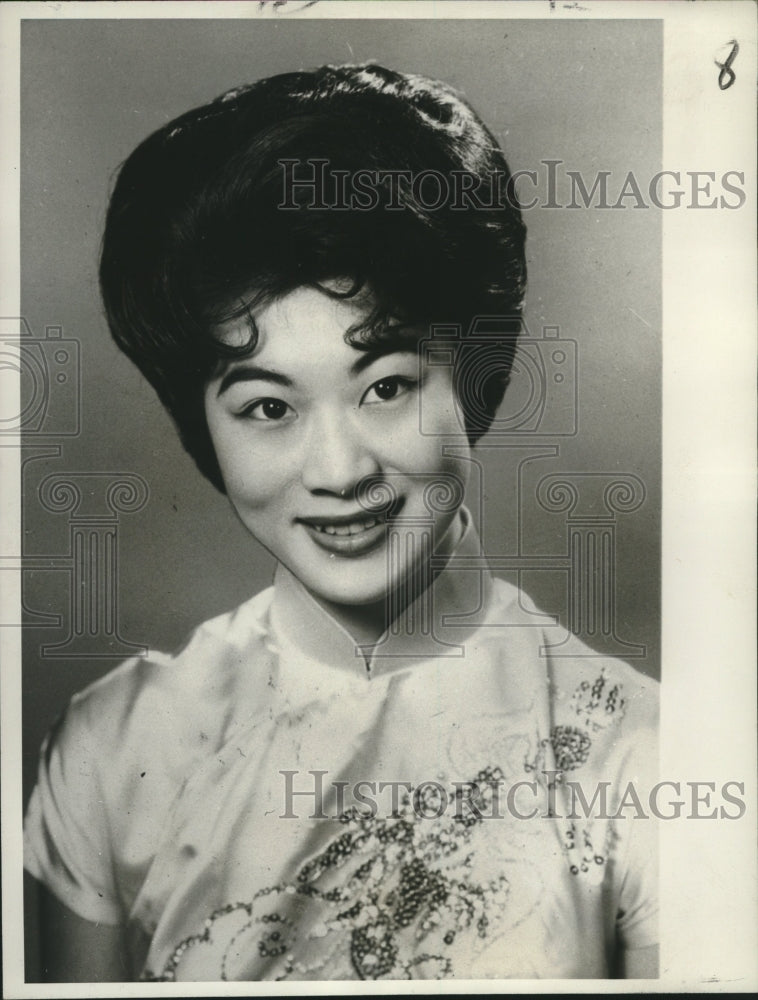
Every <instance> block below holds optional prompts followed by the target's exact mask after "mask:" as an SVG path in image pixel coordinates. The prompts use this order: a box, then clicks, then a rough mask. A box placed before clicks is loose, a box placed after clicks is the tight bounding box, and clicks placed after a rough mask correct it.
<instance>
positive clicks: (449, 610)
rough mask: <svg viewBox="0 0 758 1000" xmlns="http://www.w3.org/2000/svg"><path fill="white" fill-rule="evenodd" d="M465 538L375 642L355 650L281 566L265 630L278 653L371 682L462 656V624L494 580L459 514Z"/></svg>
mask: <svg viewBox="0 0 758 1000" xmlns="http://www.w3.org/2000/svg"><path fill="white" fill-rule="evenodd" d="M461 515H462V521H463V534H462V536H461V539H460V541H459V542H458V545H457V546H456V548H455V550H454V551H453V553H452V554H451V556H450V557H449V559H448V560H447V562H446V564H445V566H444V568H443V569H441V570H440V571H439V572H438V574H437V576H436V578H435V579H434V581H433V582H432V584H431V586H430V587H428V588H427V589H426V590H425V591H424V592H423V593H422V594H420V595H419V596H418V597H417V598H416V599H415V600H414V601H413V602H412V603H411V604H410V605H408V607H407V608H406V609H405V611H404V612H403V613H402V614H400V615H399V616H398V617H397V618H396V619H395V620H394V621H393V622H392V624H391V625H390V626H389V628H388V629H387V630H386V631H385V633H384V634H383V635H382V636H381V638H380V639H379V640H378V642H377V643H375V644H371V645H368V646H367V645H360V644H358V643H356V641H355V639H354V638H353V636H352V635H350V633H349V632H348V631H347V629H346V628H344V626H343V625H341V624H340V623H339V622H338V621H337V620H336V619H335V618H333V617H332V615H330V614H329V612H328V611H326V609H325V608H323V607H322V606H321V605H320V604H319V603H318V602H317V601H316V600H315V598H314V597H313V596H312V595H311V594H310V593H309V591H308V590H306V588H305V587H304V586H303V584H302V583H301V582H300V581H299V580H298V579H297V577H295V576H294V574H292V573H291V572H290V571H289V570H288V569H287V568H286V567H285V566H283V565H282V564H281V563H280V564H279V565H278V566H277V569H276V573H275V576H274V598H273V602H272V606H271V624H272V628H273V631H274V634H275V636H276V640H277V643H278V645H279V646H280V647H285V646H290V647H293V646H294V647H295V649H294V650H293V651H295V652H297V653H299V654H300V655H301V656H304V657H306V658H307V659H309V660H315V661H317V662H318V663H320V664H322V665H324V666H325V667H327V668H331V669H333V670H336V671H339V672H345V673H347V674H348V675H350V676H352V677H356V678H358V677H363V678H367V679H371V678H373V677H377V676H380V675H382V674H387V673H391V672H394V671H396V670H399V669H404V668H408V667H409V666H411V665H412V664H413V663H414V662H417V661H419V660H428V659H431V658H435V657H446V658H448V657H453V658H455V657H462V656H463V650H464V647H463V643H464V641H465V639H466V638H467V637H468V636H469V635H470V634H471V633H472V632H473V631H474V630H475V629H476V628H477V627H478V626H477V625H471V624H466V619H467V618H468V619H469V621H471V620H472V619H473V618H478V617H479V615H478V614H477V612H481V610H482V609H483V608H484V607H486V605H487V602H488V599H489V595H490V591H491V587H492V576H491V573H490V571H489V568H488V567H487V562H486V558H485V556H484V555H483V553H482V548H481V544H480V541H479V536H478V534H477V532H476V529H475V528H474V525H473V523H472V520H471V515H470V514H469V513H468V511H467V510H466V509H465V508H461Z"/></svg>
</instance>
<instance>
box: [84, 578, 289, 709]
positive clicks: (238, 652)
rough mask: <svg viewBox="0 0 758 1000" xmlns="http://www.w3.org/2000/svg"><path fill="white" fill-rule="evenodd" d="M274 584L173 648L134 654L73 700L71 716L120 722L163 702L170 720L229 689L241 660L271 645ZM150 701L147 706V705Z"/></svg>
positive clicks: (249, 659)
mask: <svg viewBox="0 0 758 1000" xmlns="http://www.w3.org/2000/svg"><path fill="white" fill-rule="evenodd" d="M272 594H273V588H272V587H269V588H267V589H266V590H264V591H262V592H260V593H258V594H256V595H255V596H254V597H252V598H250V599H249V600H248V601H245V602H244V603H243V604H241V605H240V606H239V607H237V608H235V609H233V610H232V611H227V612H224V613H223V614H220V615H217V616H216V617H214V618H211V619H209V620H208V621H205V622H203V623H202V624H201V625H198V626H197V627H196V628H194V629H192V631H191V632H190V633H189V634H188V636H187V638H186V639H185V641H184V642H183V643H182V644H181V645H180V646H179V647H178V648H177V649H176V650H174V651H173V652H171V653H164V652H161V651H159V650H152V649H151V650H148V652H147V654H146V655H144V656H135V657H131V658H130V659H128V660H125V661H124V662H123V663H121V664H119V665H118V666H117V667H115V668H114V669H113V670H111V671H109V672H108V673H107V674H105V675H104V676H103V677H101V678H99V679H98V680H96V681H94V682H93V683H91V684H89V685H88V686H87V687H86V688H84V689H83V690H82V691H80V692H78V693H77V694H75V695H74V696H73V698H72V699H71V703H70V706H69V712H68V714H69V716H73V717H79V719H80V721H81V722H84V721H85V720H87V721H89V722H90V724H91V725H92V726H94V727H96V728H100V727H101V726H102V725H106V724H114V723H118V722H120V721H121V720H123V719H124V718H126V717H133V716H135V715H136V714H139V712H140V710H141V711H143V712H144V711H146V710H147V711H151V710H152V708H153V706H154V705H157V704H158V703H160V705H161V706H162V709H161V710H162V714H163V715H164V719H165V721H166V722H169V721H170V718H171V717H172V716H175V715H179V714H180V713H181V707H182V706H183V705H184V704H191V703H193V702H194V703H197V701H198V698H202V697H204V696H206V695H208V696H210V697H211V698H218V697H219V696H220V694H221V693H222V692H224V691H228V689H229V688H230V686H233V685H232V684H231V681H232V678H233V676H234V674H235V673H238V672H239V670H240V665H241V664H246V665H247V664H250V663H252V662H254V661H255V660H256V659H257V657H258V656H260V655H261V653H263V652H264V651H265V650H266V643H267V639H268V624H267V619H268V609H269V607H270V604H271V598H272ZM146 706H147V708H146Z"/></svg>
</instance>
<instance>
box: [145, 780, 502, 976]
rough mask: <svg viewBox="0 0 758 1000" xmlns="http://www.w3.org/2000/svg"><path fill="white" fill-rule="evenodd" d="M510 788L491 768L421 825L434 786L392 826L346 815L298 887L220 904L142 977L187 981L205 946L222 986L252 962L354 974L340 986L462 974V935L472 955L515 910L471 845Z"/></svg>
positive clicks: (296, 971)
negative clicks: (500, 790) (480, 876)
mask: <svg viewBox="0 0 758 1000" xmlns="http://www.w3.org/2000/svg"><path fill="white" fill-rule="evenodd" d="M501 780H502V772H501V771H500V769H499V768H485V769H483V770H481V771H480V772H479V774H478V775H477V777H476V779H475V781H474V782H472V783H471V784H472V785H473V786H474V793H473V795H470V796H468V795H467V796H466V800H465V802H461V801H457V800H456V801H454V803H453V805H452V806H451V809H450V810H448V811H447V812H446V813H445V814H444V815H443V816H442V817H439V818H433V819H423V818H420V817H419V814H422V815H425V814H427V813H428V814H430V815H434V814H435V811H437V810H438V802H437V800H436V799H435V793H434V787H433V784H432V783H430V787H429V788H423V787H422V786H420V788H419V789H417V792H419V791H420V793H421V794H420V795H419V796H418V798H417V799H416V800H414V801H413V802H412V801H411V799H410V797H409V795H408V794H407V793H406V794H405V795H404V796H402V797H401V799H400V802H399V809H398V812H397V813H396V814H395V815H393V816H390V817H388V818H382V817H378V816H371V815H368V814H367V813H365V812H363V813H361V812H359V811H358V810H357V809H355V808H352V809H351V810H348V811H346V812H345V813H343V814H342V815H341V816H340V820H339V822H340V824H341V825H342V827H343V829H342V831H341V832H340V833H338V834H337V835H336V836H334V837H333V838H332V839H331V840H330V841H329V842H328V844H327V845H326V847H325V848H324V849H323V850H322V851H320V853H319V854H317V855H316V856H315V857H313V858H312V859H311V860H310V861H308V862H307V863H306V864H304V865H303V866H302V867H301V868H300V870H299V871H298V873H297V875H296V877H295V879H294V880H293V881H292V882H289V883H286V884H281V885H277V886H272V887H267V888H264V889H262V890H260V891H259V892H258V893H256V895H255V896H254V898H253V899H252V901H250V902H238V903H231V904H229V905H227V906H224V907H221V908H219V909H218V910H216V911H215V912H214V913H212V914H211V915H210V916H209V917H208V919H207V920H206V921H205V925H204V927H203V930H202V931H201V932H200V933H198V934H195V935H192V936H190V937H188V938H185V940H183V941H182V942H180V943H179V944H178V945H177V947H176V948H175V949H174V951H173V953H172V955H171V956H170V958H169V959H168V961H167V962H166V964H165V966H164V968H163V970H162V971H161V972H160V973H159V974H157V975H155V974H153V973H151V972H150V971H147V970H146V972H145V973H144V974H143V976H142V978H143V980H148V981H163V982H171V981H174V980H176V979H182V978H185V976H186V974H187V973H188V972H189V973H191V969H192V964H191V963H192V961H193V951H196V950H197V949H200V950H201V951H202V950H203V949H207V948H211V949H212V950H213V952H214V954H215V953H216V952H217V953H218V965H219V978H220V979H222V980H236V979H241V978H245V968H246V967H249V966H250V965H251V959H255V960H256V962H255V964H256V968H257V970H258V973H259V974H257V975H256V976H255V978H260V979H275V980H285V979H289V978H296V979H308V978H312V979H319V978H323V976H321V975H320V970H322V969H324V968H327V969H329V971H330V973H332V974H333V972H334V970H335V968H344V975H342V976H340V977H339V978H346V979H349V978H353V979H365V980H377V979H410V978H416V977H417V976H418V977H421V978H428V979H443V978H447V977H450V976H453V975H454V974H455V972H454V962H453V955H452V950H453V949H452V946H454V944H455V942H456V941H457V939H458V938H459V937H460V935H461V934H462V933H463V932H468V935H469V936H468V937H467V944H466V946H467V947H468V949H469V950H470V949H471V947H472V942H475V941H476V940H477V939H480V940H481V941H482V942H484V939H487V938H488V937H489V936H490V935H491V934H492V932H493V930H495V929H497V927H498V925H499V924H500V923H501V921H502V917H503V914H504V913H505V910H506V906H507V903H508V895H509V882H508V879H507V878H506V876H505V875H504V874H499V875H496V876H495V877H493V878H490V879H485V880H482V881H478V880H477V879H476V878H475V877H474V876H473V875H472V867H473V859H474V856H475V851H474V844H473V843H472V838H473V836H474V834H475V832H476V829H477V827H479V826H480V825H481V823H482V820H483V818H484V817H485V816H486V815H489V814H491V813H492V810H493V806H496V802H495V801H493V797H494V796H496V794H497V793H496V790H495V789H496V786H497V784H498V782H500V781H501ZM451 812H452V815H451ZM474 946H475V945H474ZM296 955H297V956H298V957H297V958H296V957H295V956H296ZM197 957H198V959H199V958H200V956H199V955H198V956H197ZM188 962H189V963H190V965H189V967H188V966H187V965H186V964H185V963H188ZM180 966H183V968H181V969H180ZM332 977H333V976H332V975H330V978H332Z"/></svg>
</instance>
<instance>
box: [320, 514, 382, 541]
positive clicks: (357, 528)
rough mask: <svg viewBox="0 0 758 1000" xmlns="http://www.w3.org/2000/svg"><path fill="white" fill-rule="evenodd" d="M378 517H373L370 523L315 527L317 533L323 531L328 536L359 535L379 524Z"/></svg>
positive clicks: (361, 522)
mask: <svg viewBox="0 0 758 1000" xmlns="http://www.w3.org/2000/svg"><path fill="white" fill-rule="evenodd" d="M379 523H380V521H379V518H378V517H372V518H371V519H370V520H369V521H353V522H351V523H350V524H316V523H315V522H314V523H313V527H314V528H315V529H316V531H323V532H324V534H326V535H341V536H343V537H344V536H345V535H359V534H360V533H361V532H362V531H368V530H369V528H373V527H374V525H375V524H379Z"/></svg>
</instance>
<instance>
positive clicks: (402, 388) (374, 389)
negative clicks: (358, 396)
mask: <svg viewBox="0 0 758 1000" xmlns="http://www.w3.org/2000/svg"><path fill="white" fill-rule="evenodd" d="M415 384H416V383H415V382H414V381H413V379H408V378H402V377H401V376H400V375H392V376H390V377H388V378H382V379H379V381H378V382H374V384H373V385H372V386H369V388H368V389H367V390H366V394H365V396H364V397H363V402H365V403H385V402H389V400H391V399H395V397H397V396H402V395H403V393H405V392H407V391H408V390H409V389H412V388H413V386H414V385H415Z"/></svg>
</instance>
